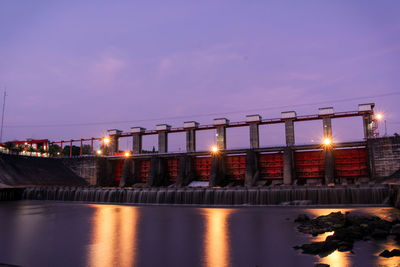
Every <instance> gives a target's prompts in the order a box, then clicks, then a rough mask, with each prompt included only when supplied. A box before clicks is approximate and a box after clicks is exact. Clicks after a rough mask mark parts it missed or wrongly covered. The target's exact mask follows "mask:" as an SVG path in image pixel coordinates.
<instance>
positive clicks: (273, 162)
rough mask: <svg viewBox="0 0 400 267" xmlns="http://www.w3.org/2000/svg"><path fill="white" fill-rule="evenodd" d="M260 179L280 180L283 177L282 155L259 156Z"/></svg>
mask: <svg viewBox="0 0 400 267" xmlns="http://www.w3.org/2000/svg"><path fill="white" fill-rule="evenodd" d="M259 163H260V177H261V178H263V179H281V178H282V177H283V154H282V153H272V154H260V157H259Z"/></svg>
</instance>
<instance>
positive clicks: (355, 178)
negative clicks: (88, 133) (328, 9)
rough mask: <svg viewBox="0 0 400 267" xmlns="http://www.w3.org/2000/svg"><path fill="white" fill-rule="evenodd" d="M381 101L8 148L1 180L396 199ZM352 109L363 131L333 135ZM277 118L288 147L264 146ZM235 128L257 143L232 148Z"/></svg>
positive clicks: (216, 196)
mask: <svg viewBox="0 0 400 267" xmlns="http://www.w3.org/2000/svg"><path fill="white" fill-rule="evenodd" d="M373 108H374V104H373V103H370V104H360V105H359V106H358V111H353V112H337V113H335V112H334V111H333V108H331V107H328V108H320V109H319V113H318V115H310V116H297V114H296V112H294V111H288V112H282V116H281V118H279V119H262V118H261V116H260V115H249V116H247V117H246V122H242V123H230V122H229V120H228V119H226V118H218V119H215V120H214V123H213V125H208V126H207V125H205V126H202V125H199V124H198V123H197V122H194V121H191V122H185V123H184V127H183V128H171V127H170V126H169V125H166V124H162V125H157V128H156V130H150V131H146V130H145V129H144V128H142V127H133V128H132V131H131V132H130V133H123V132H122V131H120V130H116V129H113V130H109V136H107V137H105V138H106V139H108V142H105V141H104V139H105V138H97V139H98V140H100V142H102V149H103V152H104V153H103V154H102V155H99V154H98V153H93V154H94V155H82V156H80V157H57V156H56V157H52V158H38V157H26V156H25V157H24V156H17V155H7V154H2V155H1V156H0V157H1V158H0V163H1V164H0V167H1V168H2V170H3V171H2V172H1V173H0V183H2V184H4V185H6V186H8V187H23V188H26V189H25V190H24V191H22V192H21V190H20V191H18V192H19V193H15V194H14V195H13V197H14V198H15V197H17V196H18V197H20V198H26V199H49V200H51V199H53V200H72V201H89V202H122V203H138V204H146V203H152V204H163V203H164V204H205V205H278V204H290V205H293V204H294V205H296V204H330V203H331V204H351V203H353V204H383V203H386V204H387V203H392V204H394V203H397V201H398V200H397V195H398V194H397V187H396V186H391V185H388V184H381V183H382V182H384V181H386V182H387V181H389V182H390V181H393V180H396V179H397V178H399V173H400V137H399V136H393V137H376V136H375V135H374V130H375V129H374V117H375V115H374V111H373ZM353 116H359V117H361V119H362V121H363V127H364V128H363V130H364V140H360V141H358V142H342V143H337V142H334V140H333V139H332V136H333V134H332V123H331V120H332V119H340V118H347V117H353ZM304 120H320V121H322V127H323V133H324V136H323V138H324V139H323V140H324V142H322V143H321V144H310V145H296V144H295V136H294V134H295V132H294V129H295V127H294V125H295V122H296V123H297V122H301V121H304ZM270 123H283V124H284V125H285V136H286V138H285V139H286V145H285V146H279V147H259V131H258V127H259V125H261V124H270ZM228 127H249V130H250V147H249V149H236V150H228V149H226V128H228ZM210 128H212V129H215V130H216V136H217V138H216V140H217V142H216V148H215V150H213V151H196V131H198V130H202V129H210ZM174 131H175V132H176V131H185V132H186V144H187V151H186V152H182V153H169V152H168V133H170V132H174ZM148 134H156V135H158V143H159V144H158V145H159V146H158V148H159V151H158V153H143V151H142V147H141V146H142V137H143V135H148ZM123 137H130V138H132V140H133V143H132V144H133V147H132V151H131V152H130V153H128V154H126V153H124V152H121V151H120V150H119V147H118V144H119V139H120V138H123ZM83 140H84V139H81V140H80V143H81V145H82V144H83ZM93 140H94V139H93V138H92V139H91V145H92V146H91V151H93ZM73 141H74V140H71V141H70V143H71V144H72V142H73ZM57 142H58V141H55V142H52V144H56V143H57ZM63 142H64V141H60V143H61V146H62V144H63ZM71 148H72V146H71ZM81 151H82V146H81ZM93 152H94V151H93ZM393 188H394V189H393ZM7 190H9V189H7ZM393 190H394V191H393ZM4 192H5V191H4ZM7 192H8V191H7ZM356 192H357V193H356ZM3 195H6V193H4V194H3ZM7 195H10V193H7ZM10 196H11V195H10ZM396 205H397V204H396Z"/></svg>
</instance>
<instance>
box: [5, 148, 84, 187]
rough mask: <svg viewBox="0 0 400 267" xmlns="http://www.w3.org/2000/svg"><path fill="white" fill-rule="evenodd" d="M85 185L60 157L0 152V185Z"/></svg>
mask: <svg viewBox="0 0 400 267" xmlns="http://www.w3.org/2000/svg"><path fill="white" fill-rule="evenodd" d="M32 185H86V182H85V181H84V180H83V179H82V178H80V177H79V176H77V175H76V174H75V173H74V172H72V171H71V170H70V169H69V168H67V167H66V166H65V165H64V164H63V163H62V160H61V159H57V158H41V157H27V156H18V155H7V154H2V153H0V187H1V186H14V187H22V186H32Z"/></svg>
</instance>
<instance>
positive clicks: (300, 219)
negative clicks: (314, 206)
mask: <svg viewBox="0 0 400 267" xmlns="http://www.w3.org/2000/svg"><path fill="white" fill-rule="evenodd" d="M309 220H310V217H308V215H307V214H299V216H297V218H296V220H294V221H295V222H306V221H309Z"/></svg>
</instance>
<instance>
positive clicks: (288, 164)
mask: <svg viewBox="0 0 400 267" xmlns="http://www.w3.org/2000/svg"><path fill="white" fill-rule="evenodd" d="M294 177H295V164H294V152H293V149H292V148H291V147H289V146H287V147H285V148H284V150H283V184H285V185H291V184H292V183H293V180H294Z"/></svg>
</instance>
